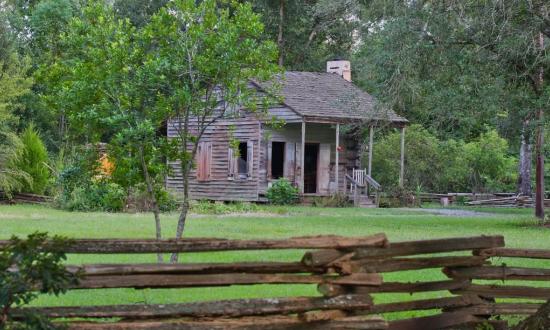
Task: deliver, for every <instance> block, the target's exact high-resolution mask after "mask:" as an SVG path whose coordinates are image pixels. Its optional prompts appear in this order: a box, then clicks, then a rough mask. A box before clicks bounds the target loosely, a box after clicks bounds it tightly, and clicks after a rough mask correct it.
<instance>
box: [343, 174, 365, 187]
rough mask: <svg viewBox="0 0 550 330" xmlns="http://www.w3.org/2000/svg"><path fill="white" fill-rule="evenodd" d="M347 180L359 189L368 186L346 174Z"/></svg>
mask: <svg viewBox="0 0 550 330" xmlns="http://www.w3.org/2000/svg"><path fill="white" fill-rule="evenodd" d="M346 179H348V180H350V181H351V183H353V184H354V185H356V186H357V187H359V188H365V187H366V185H364V184H362V183H359V181H357V180H355V179H354V178H353V177H352V176H351V175H349V174H346Z"/></svg>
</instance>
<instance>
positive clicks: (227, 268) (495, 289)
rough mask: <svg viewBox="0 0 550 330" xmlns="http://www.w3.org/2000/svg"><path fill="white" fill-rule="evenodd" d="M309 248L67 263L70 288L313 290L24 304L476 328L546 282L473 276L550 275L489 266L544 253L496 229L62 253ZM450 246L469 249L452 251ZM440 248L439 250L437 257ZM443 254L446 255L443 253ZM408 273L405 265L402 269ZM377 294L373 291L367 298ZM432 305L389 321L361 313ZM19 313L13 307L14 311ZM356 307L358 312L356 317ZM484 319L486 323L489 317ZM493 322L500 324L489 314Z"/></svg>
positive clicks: (536, 293) (163, 323)
mask: <svg viewBox="0 0 550 330" xmlns="http://www.w3.org/2000/svg"><path fill="white" fill-rule="evenodd" d="M2 244H5V241H2V242H0V249H1V248H2ZM274 249H306V250H310V249H314V250H312V251H307V252H306V253H305V255H304V256H303V258H302V259H301V260H300V261H295V262H272V261H270V262H263V261H262V262H232V263H190V264H88V265H72V266H68V269H69V271H71V272H73V273H77V274H80V275H81V279H80V282H79V283H78V284H77V285H75V286H74V287H72V289H98V288H136V289H142V288H183V287H217V286H230V285H256V284H285V285H290V284H301V285H303V284H311V285H316V286H317V289H318V291H319V292H320V293H321V295H322V296H321V297H292V298H270V299H237V300H228V301H213V302H197V303H187V304H168V305H116V306H82V307H46V308H27V309H25V311H27V312H36V313H43V314H44V315H46V316H48V317H51V318H54V319H58V320H59V322H61V320H71V319H75V318H77V319H82V318H84V319H92V320H93V319H96V320H99V319H102V320H103V319H113V318H117V319H119V320H118V322H115V321H111V322H106V323H92V322H69V328H75V329H76V328H78V329H140V328H142V329H257V328H262V329H385V328H386V326H388V327H389V328H390V329H419V328H420V329H440V328H447V329H475V327H476V326H478V325H479V324H480V323H484V322H486V321H487V319H488V318H489V317H491V316H498V315H508V314H510V315H530V314H533V313H535V311H536V308H538V306H539V305H540V304H536V303H525V302H514V301H507V302H506V303H500V302H495V300H494V299H495V298H527V299H533V300H546V299H549V298H550V288H546V287H530V286H510V285H488V284H477V283H475V284H474V283H472V281H473V280H499V281H503V280H528V281H531V280H537V281H548V280H550V269H544V268H526V267H507V266H493V265H492V264H491V263H490V262H489V258H491V257H520V258H539V259H549V258H550V251H546V250H524V249H507V248H504V238H503V237H502V236H476V237H458V238H442V239H433V240H419V241H408V242H397V243H391V244H390V243H388V240H387V238H386V236H385V235H384V234H376V235H372V236H368V237H351V238H348V237H341V236H313V237H296V238H290V239H286V240H228V239H217V238H216V239H212V238H188V239H182V240H178V241H176V240H159V241H157V240H138V239H135V240H112V239H106V240H77V241H76V242H75V244H74V245H73V246H71V248H70V251H67V252H69V253H100V254H108V253H156V252H203V251H233V250H235V251H239V250H274ZM455 252H463V254H464V253H469V255H455ZM440 253H444V254H445V255H437V254H440ZM449 253H451V254H452V255H449ZM430 268H439V269H441V270H442V271H443V273H445V274H446V275H447V276H448V277H449V280H444V281H432V282H430V281H423V280H422V278H420V277H419V278H418V280H419V281H416V282H415V281H412V282H384V281H383V279H382V276H381V275H380V274H383V273H387V272H399V271H415V270H420V269H430ZM411 274H414V273H411ZM430 291H442V292H445V291H447V292H450V293H452V294H455V295H456V296H449V297H447V296H446V295H447V294H446V293H443V298H441V297H440V298H431V299H422V300H411V301H409V300H407V301H396V302H391V303H384V304H373V298H372V296H373V295H374V296H375V295H377V294H381V293H410V294H413V293H417V292H430ZM375 298H376V297H375ZM417 310H441V313H440V314H436V315H433V316H429V317H421V318H413V319H407V320H397V321H393V322H390V323H389V325H388V324H386V323H385V322H383V321H381V319H369V318H365V316H364V315H367V314H385V313H395V312H404V311H417ZM15 312H16V317H18V316H17V313H20V314H19V315H22V312H23V310H22V309H16V310H15ZM359 315H361V316H359ZM490 322H493V321H490ZM491 324H493V325H494V326H495V327H496V329H500V328H503V329H504V327H506V324H505V323H503V322H493V323H491Z"/></svg>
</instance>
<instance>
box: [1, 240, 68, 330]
mask: <svg viewBox="0 0 550 330" xmlns="http://www.w3.org/2000/svg"><path fill="white" fill-rule="evenodd" d="M69 244H72V243H71V241H70V240H67V239H66V238H63V237H59V236H54V237H48V235H47V234H46V233H34V234H30V235H29V236H28V238H27V239H26V240H21V239H19V238H17V237H15V236H12V238H11V239H10V241H9V242H8V244H7V245H6V246H5V247H4V248H3V249H2V251H1V252H0V288H1V290H0V329H58V325H54V324H53V323H51V322H50V321H48V319H47V318H45V317H43V316H41V315H40V314H37V313H32V312H25V308H21V307H23V305H26V304H29V303H30V302H31V301H32V300H34V299H35V298H37V297H38V296H39V295H41V294H50V295H51V294H53V295H56V296H57V295H60V294H62V293H64V292H66V291H67V289H68V288H69V287H70V286H71V285H74V284H76V283H78V277H77V275H75V274H73V273H71V272H69V271H67V270H66V269H65V266H63V261H65V260H66V259H67V258H66V255H65V253H64V250H65V249H66V247H67V246H68V245H69ZM37 283H38V284H40V285H38V286H37ZM13 308H18V309H19V310H20V311H23V315H20V312H18V313H17V314H19V316H18V318H17V319H14V318H12V315H11V311H12V309H13ZM21 316H23V317H21Z"/></svg>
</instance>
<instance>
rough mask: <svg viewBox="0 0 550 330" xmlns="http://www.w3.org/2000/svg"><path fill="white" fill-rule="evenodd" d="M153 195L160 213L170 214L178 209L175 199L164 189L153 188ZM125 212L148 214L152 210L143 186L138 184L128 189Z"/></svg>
mask: <svg viewBox="0 0 550 330" xmlns="http://www.w3.org/2000/svg"><path fill="white" fill-rule="evenodd" d="M155 195H156V200H157V203H158V207H159V210H160V211H161V212H172V211H176V210H177V209H178V201H177V199H176V197H175V196H174V195H173V194H172V193H170V192H168V191H166V190H165V189H164V187H160V186H158V187H155ZM126 209H127V211H137V212H150V211H151V210H152V207H151V200H150V198H149V195H148V193H147V190H146V188H145V185H144V184H138V185H136V186H134V187H131V188H130V193H129V194H128V198H127V199H126Z"/></svg>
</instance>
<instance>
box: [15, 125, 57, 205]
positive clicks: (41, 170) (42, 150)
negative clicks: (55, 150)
mask: <svg viewBox="0 0 550 330" xmlns="http://www.w3.org/2000/svg"><path fill="white" fill-rule="evenodd" d="M21 142H22V143H23V149H22V153H21V157H20V159H19V160H18V161H17V166H18V167H19V168H20V169H21V170H23V171H24V172H26V173H28V174H29V176H30V177H31V178H32V182H25V183H24V184H23V188H22V189H21V191H23V192H28V193H34V194H44V192H45V190H46V186H47V185H48V181H49V178H50V170H49V169H48V151H47V150H46V146H45V145H44V143H43V142H42V139H41V138H40V135H39V134H38V132H37V131H36V129H35V127H34V125H32V124H30V125H29V126H27V128H26V129H25V130H24V131H23V134H22V135H21Z"/></svg>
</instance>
